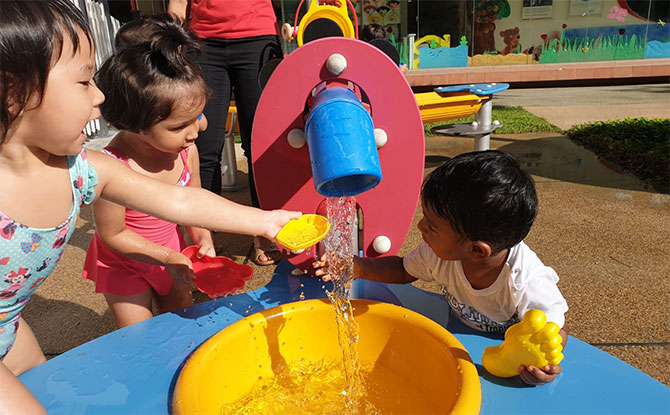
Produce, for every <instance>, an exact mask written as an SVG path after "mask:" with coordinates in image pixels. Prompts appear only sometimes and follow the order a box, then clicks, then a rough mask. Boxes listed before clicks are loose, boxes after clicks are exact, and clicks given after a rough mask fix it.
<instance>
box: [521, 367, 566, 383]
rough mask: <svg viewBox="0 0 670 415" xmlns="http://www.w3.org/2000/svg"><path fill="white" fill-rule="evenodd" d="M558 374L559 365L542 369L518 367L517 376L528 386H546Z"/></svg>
mask: <svg viewBox="0 0 670 415" xmlns="http://www.w3.org/2000/svg"><path fill="white" fill-rule="evenodd" d="M559 373H561V366H559V365H547V366H545V367H544V368H542V369H540V368H538V367H535V366H524V365H521V366H519V376H521V380H523V382H524V383H526V384H528V385H546V384H547V383H549V382H553V381H554V379H556V375H558V374H559Z"/></svg>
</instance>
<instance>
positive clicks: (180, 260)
mask: <svg viewBox="0 0 670 415" xmlns="http://www.w3.org/2000/svg"><path fill="white" fill-rule="evenodd" d="M163 266H164V267H165V270H166V271H167V272H168V274H170V276H171V277H172V278H174V279H175V280H177V281H181V282H183V283H185V284H188V285H192V284H193V276H194V274H193V263H192V262H191V260H190V259H188V257H186V256H185V255H184V254H182V253H181V252H176V251H174V252H172V253H170V255H169V256H168V258H167V260H166V261H165V264H164V265H163Z"/></svg>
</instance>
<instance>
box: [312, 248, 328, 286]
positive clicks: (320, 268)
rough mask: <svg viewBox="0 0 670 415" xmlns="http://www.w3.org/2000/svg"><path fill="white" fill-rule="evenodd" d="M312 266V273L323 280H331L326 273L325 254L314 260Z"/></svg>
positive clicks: (326, 260) (326, 262)
mask: <svg viewBox="0 0 670 415" xmlns="http://www.w3.org/2000/svg"><path fill="white" fill-rule="evenodd" d="M312 267H313V268H314V275H316V276H317V277H320V278H321V279H322V280H324V281H330V280H331V276H330V274H328V258H326V254H323V255H322V256H321V259H319V260H318V261H315V262H314V263H313V264H312Z"/></svg>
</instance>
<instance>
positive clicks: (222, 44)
mask: <svg viewBox="0 0 670 415" xmlns="http://www.w3.org/2000/svg"><path fill="white" fill-rule="evenodd" d="M227 42H228V41H227V40H224V39H205V41H204V48H203V53H202V55H200V56H199V57H198V63H199V64H200V69H201V71H202V77H203V78H204V80H205V83H207V86H208V87H209V89H210V90H211V91H212V97H211V98H210V99H209V100H208V101H207V105H205V109H204V110H203V113H204V114H205V117H207V121H208V123H209V125H208V126H207V129H206V130H205V131H202V132H200V134H198V139H197V140H196V141H195V144H196V146H197V147H198V153H199V155H200V180H201V185H202V188H203V189H207V190H210V191H212V192H214V193H216V194H221V152H222V151H223V142H224V137H225V134H226V119H227V117H228V106H229V105H230V90H231V83H230V77H229V76H228V67H227V62H228V60H227V57H226V54H227V49H226V48H227Z"/></svg>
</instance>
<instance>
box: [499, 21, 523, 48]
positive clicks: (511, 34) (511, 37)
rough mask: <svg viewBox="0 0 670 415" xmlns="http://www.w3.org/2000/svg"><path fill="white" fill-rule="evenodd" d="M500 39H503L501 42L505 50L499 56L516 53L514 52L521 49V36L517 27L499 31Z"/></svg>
mask: <svg viewBox="0 0 670 415" xmlns="http://www.w3.org/2000/svg"><path fill="white" fill-rule="evenodd" d="M500 37H502V38H503V42H504V43H505V48H504V49H503V50H502V52H500V54H501V55H507V54H509V53H516V51H517V50H519V49H520V48H521V46H519V40H520V39H521V35H520V34H519V28H518V27H515V28H514V29H507V30H502V31H500Z"/></svg>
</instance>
